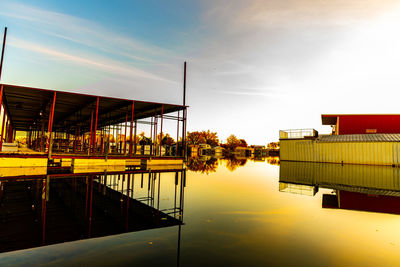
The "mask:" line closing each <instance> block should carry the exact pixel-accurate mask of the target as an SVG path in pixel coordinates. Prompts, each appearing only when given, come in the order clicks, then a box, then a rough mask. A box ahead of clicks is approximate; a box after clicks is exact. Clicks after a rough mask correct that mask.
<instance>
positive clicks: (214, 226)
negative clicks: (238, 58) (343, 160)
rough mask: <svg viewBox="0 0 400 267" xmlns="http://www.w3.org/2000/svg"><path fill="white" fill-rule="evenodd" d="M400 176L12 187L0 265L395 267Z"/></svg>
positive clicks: (227, 165) (348, 172) (349, 168)
mask: <svg viewBox="0 0 400 267" xmlns="http://www.w3.org/2000/svg"><path fill="white" fill-rule="evenodd" d="M269 161H270V162H271V161H272V162H274V160H273V159H269ZM399 172H400V171H399V170H398V168H392V167H373V166H356V165H345V166H342V165H340V164H317V163H310V164H305V163H290V162H281V165H280V166H278V165H271V164H268V163H267V160H265V161H264V160H259V161H251V160H245V159H241V160H222V159H218V160H208V161H207V162H204V161H201V160H191V161H189V163H188V167H187V169H186V170H183V171H182V170H166V171H153V172H152V173H150V174H149V173H148V172H142V173H140V172H138V173H133V172H132V173H130V174H127V173H121V174H104V175H98V174H96V175H97V176H96V175H88V176H86V177H82V176H79V177H77V176H71V177H62V176H60V177H58V178H51V181H49V180H47V181H46V178H43V177H40V178H38V177H32V178H25V179H19V180H18V179H14V180H13V179H8V180H7V181H3V185H2V186H3V200H2V206H1V210H0V214H1V227H2V230H0V238H1V239H0V240H1V249H2V251H4V252H3V253H1V254H0V263H1V264H2V265H5V264H9V265H27V266H28V265H29V266H31V265H34V264H44V265H47V264H49V265H57V266H59V265H86V266H90V265H94V264H96V265H99V266H112V265H114V266H115V265H133V264H135V265H136V266H229V265H230V266H343V265H351V266H378V265H379V266H382V265H385V266H387V265H393V266H395V265H399V264H400V259H399V256H398V253H399V251H400V248H399V246H400V243H399V240H400V231H398V230H397V227H398V225H399V224H400V215H398V214H400V209H399V208H398V207H400V202H399V201H398V199H399V197H400V178H399ZM128 177H129V188H128ZM185 177H186V178H185ZM43 184H45V186H47V187H48V189H45V190H47V191H46V192H47V193H46V195H43V194H42V193H43V192H42V190H43ZM132 187H133V190H132ZM127 195H129V196H130V197H132V196H133V199H131V200H129V201H127V199H128V198H127ZM181 196H182V199H183V201H182V202H181V201H180V197H181ZM45 198H47V203H46V204H45V205H46V216H47V217H46V225H45V237H44V238H43V235H42V234H43V233H42V232H41V229H43V225H42V224H41V223H40V220H41V218H42V217H41V216H43V212H41V211H40V209H41V205H42V204H43V203H44V202H43V199H45ZM91 198H92V202H90V199H91ZM24 203H25V204H24ZM32 203H33V204H32ZM35 203H36V204H35ZM127 203H129V205H130V206H127V205H128V204H127ZM28 204H29V205H28ZM31 204H32V205H31ZM7 205H8V206H7ZM13 205H14V206H16V207H18V211H19V213H18V212H17V215H13V213H11V212H10V210H9V209H8V208H11V207H14V206H13ZM29 210H31V211H29ZM38 216H39V217H38ZM80 239H81V240H80ZM42 244H45V245H46V246H41V245H42ZM48 244H49V245H48ZM27 247H31V248H28V249H22V250H18V249H21V248H27ZM15 249H17V250H15Z"/></svg>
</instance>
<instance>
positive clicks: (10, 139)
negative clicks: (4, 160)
mask: <svg viewBox="0 0 400 267" xmlns="http://www.w3.org/2000/svg"><path fill="white" fill-rule="evenodd" d="M13 137H14V131H13V127H12V125H11V121H10V126H9V127H8V140H7V142H8V143H12V141H13Z"/></svg>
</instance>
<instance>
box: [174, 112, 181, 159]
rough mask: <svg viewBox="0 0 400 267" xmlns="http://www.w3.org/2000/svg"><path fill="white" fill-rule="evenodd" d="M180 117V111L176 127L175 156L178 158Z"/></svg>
mask: <svg viewBox="0 0 400 267" xmlns="http://www.w3.org/2000/svg"><path fill="white" fill-rule="evenodd" d="M179 115H180V111H179V110H178V119H177V121H176V123H177V126H176V151H175V156H178V151H179V149H178V148H179Z"/></svg>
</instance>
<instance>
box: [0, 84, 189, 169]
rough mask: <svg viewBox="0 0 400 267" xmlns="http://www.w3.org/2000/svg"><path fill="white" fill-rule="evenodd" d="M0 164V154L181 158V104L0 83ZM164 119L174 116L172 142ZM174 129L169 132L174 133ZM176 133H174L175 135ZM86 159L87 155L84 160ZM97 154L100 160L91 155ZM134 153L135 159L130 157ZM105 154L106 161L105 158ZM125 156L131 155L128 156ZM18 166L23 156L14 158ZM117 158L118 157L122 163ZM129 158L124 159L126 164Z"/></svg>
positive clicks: (102, 161)
mask: <svg viewBox="0 0 400 267" xmlns="http://www.w3.org/2000/svg"><path fill="white" fill-rule="evenodd" d="M0 87H1V90H0V103H1V107H2V112H1V117H0V120H1V121H2V124H1V129H0V132H1V139H0V151H1V152H0V166H3V165H4V164H7V166H9V164H10V161H9V160H7V161H6V163H5V162H2V160H3V161H4V158H20V159H22V158H25V159H26V158H32V159H38V158H43V159H45V160H46V162H44V161H43V162H39V163H32V161H31V160H30V161H29V162H26V164H27V166H29V165H34V166H37V164H39V165H43V164H45V165H46V166H47V164H48V162H47V159H50V160H51V162H57V161H58V159H60V160H59V162H61V161H64V162H72V164H73V163H74V160H75V159H76V160H75V163H76V164H77V165H79V164H84V165H85V164H86V165H93V164H95V165H96V164H105V165H108V164H110V163H111V162H112V163H111V164H118V163H116V162H115V161H114V162H113V161H112V160H117V159H118V160H123V161H121V162H124V164H125V165H129V162H130V163H131V164H139V165H140V164H141V163H143V161H142V160H147V159H151V160H152V161H154V160H155V159H162V160H163V163H165V162H166V161H165V160H166V159H168V160H169V161H167V162H169V163H174V162H176V160H178V162H182V159H183V158H184V155H185V153H186V150H185V143H184V142H182V141H181V142H179V141H178V140H179V138H180V137H181V139H182V140H185V132H186V110H187V106H185V105H173V104H165V103H154V102H145V101H137V100H129V99H119V98H112V97H105V96H93V95H86V94H79V93H71V92H64V91H55V90H49V89H39V88H31V87H24V86H16V85H9V84H0ZM164 120H174V121H176V132H175V133H174V135H175V134H176V140H177V142H176V143H175V144H169V147H168V145H166V144H165V143H164V141H165V140H164V137H165V134H164V132H163V123H164ZM138 124H145V125H147V127H149V128H150V129H149V132H150V136H148V137H145V136H143V135H142V136H141V137H140V138H139V136H138V133H137V128H138ZM17 132H24V133H25V134H26V145H24V146H22V147H21V144H20V145H19V146H18V144H16V143H15V140H16V133H17ZM174 135H173V136H174ZM174 137H175V136H174ZM88 159H90V160H91V161H88ZM94 159H99V160H100V161H93V160H94ZM134 159H136V161H134ZM107 160H109V161H110V162H109V163H105V162H106V161H107ZM129 160H130V161H129ZM19 162H20V164H19V166H23V165H24V163H23V160H20V161H19ZM121 162H120V163H121ZM127 163H128V164H127Z"/></svg>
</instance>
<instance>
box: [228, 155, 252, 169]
mask: <svg viewBox="0 0 400 267" xmlns="http://www.w3.org/2000/svg"><path fill="white" fill-rule="evenodd" d="M225 159H226V168H227V169H228V170H230V171H231V172H233V171H235V170H236V169H237V168H238V167H243V166H245V165H246V163H247V158H246V157H234V156H233V157H227V158H225Z"/></svg>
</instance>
